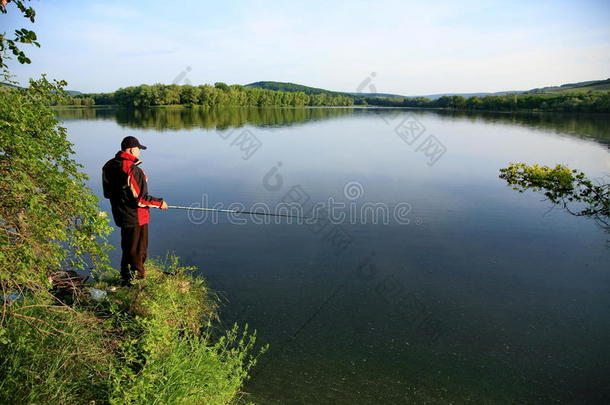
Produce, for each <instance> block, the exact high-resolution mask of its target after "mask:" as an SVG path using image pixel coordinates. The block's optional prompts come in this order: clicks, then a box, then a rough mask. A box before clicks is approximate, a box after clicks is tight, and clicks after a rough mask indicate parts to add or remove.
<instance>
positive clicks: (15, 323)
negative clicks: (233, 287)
mask: <svg viewBox="0 0 610 405" xmlns="http://www.w3.org/2000/svg"><path fill="white" fill-rule="evenodd" d="M189 270H191V269H189V268H184V267H180V266H179V264H178V261H177V259H176V258H175V257H170V260H169V262H168V263H165V264H161V263H157V264H153V265H152V266H150V267H149V273H150V274H149V277H147V278H146V279H144V280H141V281H136V286H135V287H131V288H121V287H118V288H117V287H113V289H114V291H115V292H112V289H111V288H108V287H110V284H113V281H117V282H118V279H117V280H106V281H104V282H98V283H97V285H96V286H97V287H100V288H102V287H107V289H108V290H109V300H106V301H103V302H94V301H92V300H90V299H87V298H86V297H81V298H80V300H77V302H76V304H75V305H74V307H68V306H65V305H60V304H59V303H57V302H54V301H53V300H52V299H50V298H41V297H40V296H38V295H36V294H28V295H26V296H25V297H24V298H23V299H19V300H16V301H9V302H8V303H7V304H6V307H7V308H6V313H5V318H4V319H3V325H4V326H5V327H4V328H3V329H2V333H1V334H0V403H14V402H15V400H16V399H17V398H19V399H20V401H21V402H23V403H57V404H73V403H88V402H90V401H95V402H96V403H112V404H129V403H160V404H189V403H192V404H200V403H206V404H227V403H231V402H233V401H235V400H237V399H238V398H239V395H240V394H239V391H240V387H241V386H242V385H243V383H244V381H245V380H246V379H247V377H248V371H249V370H250V368H251V367H252V366H253V365H254V364H255V363H256V358H255V357H253V356H252V355H251V352H252V348H253V345H254V342H255V334H250V333H249V332H248V330H247V327H246V328H245V329H244V330H240V329H239V328H238V327H237V326H236V325H235V326H234V327H233V328H232V329H231V330H229V331H227V332H226V333H222V334H220V336H217V335H218V332H217V331H216V330H215V329H214V321H215V320H216V319H217V317H216V303H217V300H216V299H215V297H214V295H213V294H212V293H211V292H210V290H209V289H208V288H207V286H206V285H205V284H204V282H203V281H202V280H200V279H197V278H195V277H193V276H190V275H188V273H187V272H188V271H189ZM263 350H264V349H263Z"/></svg>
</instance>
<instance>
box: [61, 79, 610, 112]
mask: <svg viewBox="0 0 610 405" xmlns="http://www.w3.org/2000/svg"><path fill="white" fill-rule="evenodd" d="M61 104H63V105H77V106H92V105H120V106H126V107H151V106H161V105H193V106H195V105H198V106H203V107H206V108H212V107H222V106H237V107H286V106H292V107H304V106H352V105H369V106H384V107H419V108H444V109H450V110H464V111H466V110H472V111H561V112H610V92H592V91H591V92H587V93H527V94H506V95H490V96H483V97H479V96H472V97H464V96H442V97H439V98H437V99H430V98H426V97H407V98H387V97H359V96H352V95H347V94H341V93H330V92H328V93H319V94H307V93H305V92H302V91H290V90H288V91H282V90H269V89H262V88H257V87H244V86H241V85H227V84H226V83H222V82H218V83H215V84H214V86H212V85H209V84H204V85H199V86H193V85H177V84H170V85H165V84H154V85H146V84H143V85H139V86H130V87H125V88H121V89H118V90H116V91H115V92H113V93H95V94H81V95H76V96H71V97H68V98H66V99H65V100H64V101H63V102H62V103H61Z"/></svg>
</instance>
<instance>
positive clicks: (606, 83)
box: [245, 79, 610, 100]
mask: <svg viewBox="0 0 610 405" xmlns="http://www.w3.org/2000/svg"><path fill="white" fill-rule="evenodd" d="M245 87H256V88H260V89H267V90H280V91H287V92H298V91H301V92H303V93H305V94H334V95H345V96H350V97H356V98H360V97H361V98H410V97H424V98H428V99H431V100H436V99H439V98H441V97H445V96H462V97H466V98H468V97H475V96H476V97H485V96H505V95H508V94H531V93H557V92H569V93H574V92H582V93H586V92H588V91H610V79H606V80H590V81H586V82H578V83H567V84H563V85H560V86H549V87H540V88H535V89H531V90H505V91H498V92H493V93H485V92H480V93H437V94H425V95H421V96H402V95H398V94H390V93H356V92H354V93H347V92H338V91H332V90H326V89H320V88H317V87H309V86H304V85H301V84H296V83H286V82H273V81H260V82H254V83H250V84H246V85H245Z"/></svg>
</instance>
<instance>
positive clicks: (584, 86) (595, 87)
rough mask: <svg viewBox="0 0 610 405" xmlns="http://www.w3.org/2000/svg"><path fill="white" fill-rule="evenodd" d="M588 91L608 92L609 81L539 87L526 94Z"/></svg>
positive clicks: (609, 87) (609, 88) (609, 89)
mask: <svg viewBox="0 0 610 405" xmlns="http://www.w3.org/2000/svg"><path fill="white" fill-rule="evenodd" d="M589 91H610V79H606V80H592V81H588V82H578V83H568V84H562V85H561V86H550V87H541V88H537V89H532V90H528V91H526V93H558V92H560V93H586V92H589Z"/></svg>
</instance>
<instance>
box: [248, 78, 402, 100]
mask: <svg viewBox="0 0 610 405" xmlns="http://www.w3.org/2000/svg"><path fill="white" fill-rule="evenodd" d="M245 87H255V88H259V89H267V90H276V91H278V90H279V91H288V92H297V91H301V92H303V93H305V94H333V95H342V96H349V97H387V98H406V97H407V96H401V95H398V94H387V93H346V92H341V91H332V90H326V89H320V88H317V87H309V86H304V85H302V84H296V83H286V82H271V81H262V82H254V83H250V84H246V85H245Z"/></svg>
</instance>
